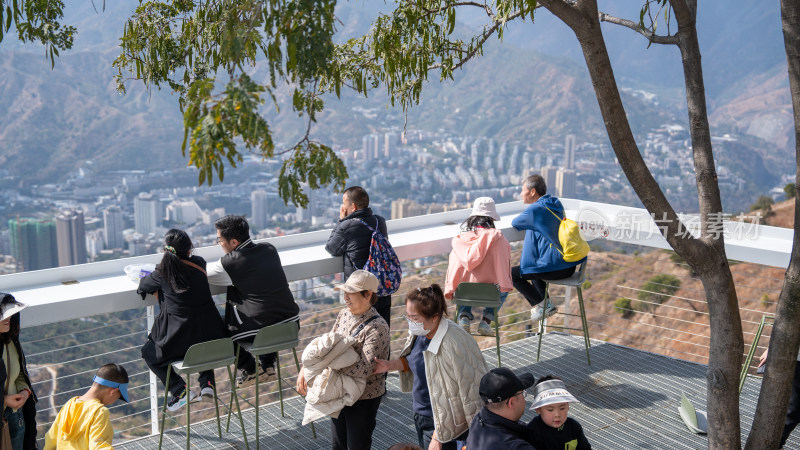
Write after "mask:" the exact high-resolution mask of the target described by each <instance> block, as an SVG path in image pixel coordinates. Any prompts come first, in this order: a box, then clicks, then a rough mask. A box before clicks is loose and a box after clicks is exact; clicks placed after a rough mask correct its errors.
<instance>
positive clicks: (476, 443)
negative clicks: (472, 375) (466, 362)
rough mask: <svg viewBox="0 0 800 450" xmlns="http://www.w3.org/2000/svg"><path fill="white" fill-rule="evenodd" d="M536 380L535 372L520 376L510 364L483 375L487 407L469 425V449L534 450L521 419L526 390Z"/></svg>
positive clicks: (482, 391) (484, 396) (481, 387)
mask: <svg viewBox="0 0 800 450" xmlns="http://www.w3.org/2000/svg"><path fill="white" fill-rule="evenodd" d="M533 382H534V378H533V375H531V374H529V373H524V374H522V376H520V377H518V376H516V375H514V372H512V371H511V370H509V369H508V368H506V367H500V368H498V369H492V370H490V371H489V372H488V373H487V374H486V375H484V376H483V378H481V384H480V386H479V388H478V393H480V395H481V400H483V408H481V410H480V412H479V413H478V414H477V415H475V418H473V419H472V423H471V424H470V426H469V437H467V448H468V449H469V450H481V449H498V448H502V449H504V450H534V448H533V446H532V445H531V444H530V443H529V442H528V441H527V440H526V437H527V431H526V428H525V424H524V423H522V422H520V421H519V419H520V417H522V414H524V413H525V394H526V393H525V389H528V388H529V387H531V386H532V385H533Z"/></svg>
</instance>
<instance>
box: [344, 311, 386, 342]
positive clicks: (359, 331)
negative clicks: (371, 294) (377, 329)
mask: <svg viewBox="0 0 800 450" xmlns="http://www.w3.org/2000/svg"><path fill="white" fill-rule="evenodd" d="M378 317H380V316H379V315H374V316H372V317H370V318H369V319H367V320H365V321H363V322H361V325H359V326H358V327H357V328H356V330H355V331H353V332H352V333H351V334H350V337H356V336H358V333H361V330H363V329H364V327H365V326H367V325H368V324H369V323H370V322H372V321H373V320H375V319H377V318H378Z"/></svg>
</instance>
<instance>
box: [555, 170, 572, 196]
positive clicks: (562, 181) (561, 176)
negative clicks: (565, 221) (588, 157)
mask: <svg viewBox="0 0 800 450" xmlns="http://www.w3.org/2000/svg"><path fill="white" fill-rule="evenodd" d="M548 189H549V188H548ZM555 192H556V193H557V194H556V195H557V196H558V197H565V198H575V197H577V196H578V176H577V174H576V173H575V171H574V170H570V169H559V170H558V172H556V184H555Z"/></svg>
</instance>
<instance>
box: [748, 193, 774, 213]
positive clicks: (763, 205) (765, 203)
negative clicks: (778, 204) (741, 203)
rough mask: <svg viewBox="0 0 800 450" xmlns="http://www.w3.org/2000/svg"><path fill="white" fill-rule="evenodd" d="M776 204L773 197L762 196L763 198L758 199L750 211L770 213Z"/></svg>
mask: <svg viewBox="0 0 800 450" xmlns="http://www.w3.org/2000/svg"><path fill="white" fill-rule="evenodd" d="M774 203H775V200H773V199H772V197H769V196H767V195H762V196H761V197H758V200H756V202H755V203H753V204H752V205H750V211H755V210H762V211H769V210H771V209H772V205H773V204H774Z"/></svg>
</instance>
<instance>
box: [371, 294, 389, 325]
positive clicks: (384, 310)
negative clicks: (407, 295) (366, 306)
mask: <svg viewBox="0 0 800 450" xmlns="http://www.w3.org/2000/svg"><path fill="white" fill-rule="evenodd" d="M375 311H378V314H380V315H381V317H383V320H385V321H386V325H389V328H392V324H391V322H389V319H391V313H392V296H391V295H387V296H385V297H378V301H377V302H375Z"/></svg>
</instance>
